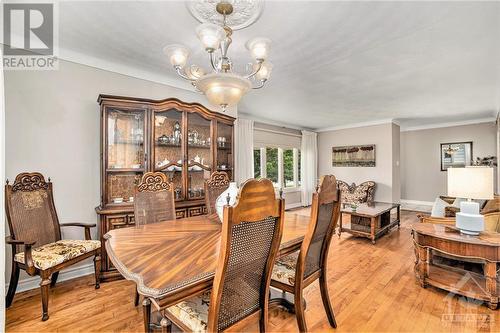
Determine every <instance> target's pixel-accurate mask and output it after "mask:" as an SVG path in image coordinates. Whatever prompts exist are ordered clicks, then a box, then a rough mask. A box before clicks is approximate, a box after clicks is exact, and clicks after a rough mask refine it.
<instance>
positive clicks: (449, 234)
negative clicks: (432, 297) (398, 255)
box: [412, 223, 500, 309]
mask: <svg viewBox="0 0 500 333" xmlns="http://www.w3.org/2000/svg"><path fill="white" fill-rule="evenodd" d="M412 233H413V242H414V244H415V256H416V261H415V275H416V277H417V279H418V281H419V282H420V285H421V286H422V287H424V288H425V287H426V286H427V285H431V286H434V287H437V288H440V289H444V290H447V291H449V292H452V293H454V294H458V295H463V296H466V297H470V298H474V299H478V300H482V301H485V302H486V303H487V305H488V306H489V307H490V309H497V308H498V302H499V286H498V283H497V281H498V280H497V278H498V273H497V263H498V262H500V233H495V232H482V233H481V234H480V235H479V236H469V235H463V234H461V233H460V231H459V230H458V229H456V228H455V227H453V226H445V225H442V224H430V223H429V224H428V223H417V224H415V225H414V226H413V231H412ZM435 251H436V252H435ZM434 253H435V255H439V256H445V257H446V258H450V259H452V260H453V259H454V260H456V261H463V262H468V263H473V264H478V266H480V267H481V266H482V268H483V274H480V273H478V272H474V271H470V270H466V269H462V268H459V267H455V266H453V265H451V266H450V265H443V264H440V263H437V262H434Z"/></svg>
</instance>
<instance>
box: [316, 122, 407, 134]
mask: <svg viewBox="0 0 500 333" xmlns="http://www.w3.org/2000/svg"><path fill="white" fill-rule="evenodd" d="M391 123H392V124H396V125H398V126H399V125H400V124H399V122H398V121H396V120H395V119H381V120H373V121H365V122H361V123H356V124H348V125H339V126H331V127H322V128H317V129H315V130H314V131H315V132H328V131H338V130H343V129H350V128H358V127H368V126H376V125H383V124H391Z"/></svg>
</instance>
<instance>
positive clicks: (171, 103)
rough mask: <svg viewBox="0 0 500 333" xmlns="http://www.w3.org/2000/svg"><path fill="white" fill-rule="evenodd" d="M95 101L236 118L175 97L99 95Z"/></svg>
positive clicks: (232, 119) (229, 118) (102, 103)
mask: <svg viewBox="0 0 500 333" xmlns="http://www.w3.org/2000/svg"><path fill="white" fill-rule="evenodd" d="M97 102H98V103H99V104H100V105H106V104H108V103H109V102H112V103H116V102H123V103H126V104H133V105H147V106H151V107H153V108H155V109H156V108H161V109H163V108H169V107H171V108H181V109H183V110H186V111H188V112H200V113H202V114H203V115H204V116H205V117H206V118H209V119H214V118H217V119H221V120H225V121H229V122H231V123H232V122H234V120H235V119H236V118H233V117H231V116H228V115H226V114H223V113H219V112H215V111H212V110H209V109H208V108H206V107H205V106H203V105H202V104H200V103H187V102H183V101H181V100H179V99H177V98H166V99H160V100H154V99H147V98H135V97H126V96H113V95H103V94H101V95H99V97H98V99H97Z"/></svg>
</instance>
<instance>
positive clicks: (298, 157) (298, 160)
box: [297, 149, 301, 186]
mask: <svg viewBox="0 0 500 333" xmlns="http://www.w3.org/2000/svg"><path fill="white" fill-rule="evenodd" d="M297 164H298V169H299V171H298V174H297V179H298V184H297V186H300V184H301V179H300V149H299V150H298V153H297Z"/></svg>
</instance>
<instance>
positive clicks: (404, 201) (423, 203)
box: [401, 199, 434, 206]
mask: <svg viewBox="0 0 500 333" xmlns="http://www.w3.org/2000/svg"><path fill="white" fill-rule="evenodd" d="M401 203H402V204H407V205H419V206H433V205H434V202H432V201H419V200H408V199H401Z"/></svg>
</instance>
